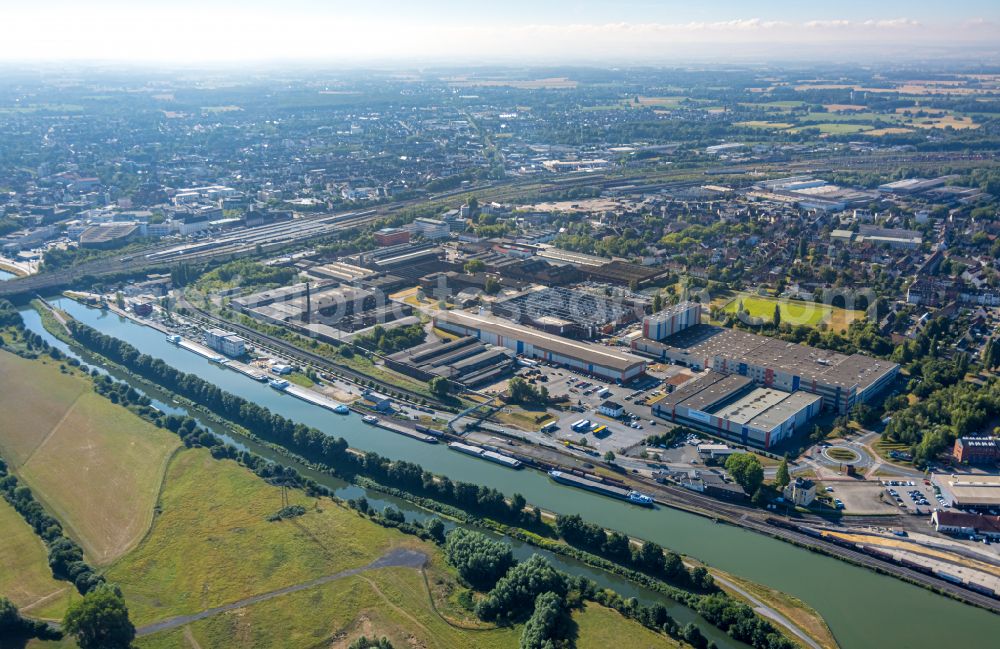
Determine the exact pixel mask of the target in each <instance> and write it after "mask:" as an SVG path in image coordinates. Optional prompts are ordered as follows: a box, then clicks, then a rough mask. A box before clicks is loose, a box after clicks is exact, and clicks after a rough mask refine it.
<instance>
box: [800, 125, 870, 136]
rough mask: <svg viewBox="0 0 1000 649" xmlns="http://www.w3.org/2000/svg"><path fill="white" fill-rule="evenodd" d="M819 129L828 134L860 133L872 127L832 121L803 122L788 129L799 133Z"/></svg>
mask: <svg viewBox="0 0 1000 649" xmlns="http://www.w3.org/2000/svg"><path fill="white" fill-rule="evenodd" d="M811 128H815V129H819V132H820V133H823V134H826V135H846V134H848V133H860V132H861V131H870V130H872V127H871V126H869V125H866V124H844V123H837V122H834V123H830V122H824V123H820V124H803V125H802V126H797V127H795V128H791V129H788V132H789V133H799V132H801V131H804V130H806V129H811Z"/></svg>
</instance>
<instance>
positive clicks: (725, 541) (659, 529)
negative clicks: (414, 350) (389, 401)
mask: <svg viewBox="0 0 1000 649" xmlns="http://www.w3.org/2000/svg"><path fill="white" fill-rule="evenodd" d="M54 302H55V304H56V305H57V306H58V307H59V308H61V309H63V310H65V311H66V312H68V313H69V314H71V315H72V316H73V317H75V318H77V319H79V320H80V321H81V322H84V323H86V324H88V325H90V326H92V327H95V328H97V329H99V330H100V331H102V332H104V333H105V334H107V335H110V336H114V337H116V338H119V339H121V340H124V341H126V342H128V343H130V344H132V345H134V346H135V347H136V348H138V349H139V350H141V351H142V352H144V353H146V354H149V355H151V356H154V357H157V358H160V359H163V360H164V361H165V362H167V363H168V364H170V365H171V366H173V367H175V368H177V369H179V370H181V371H184V372H191V373H194V374H197V375H198V376H200V377H202V378H204V379H205V380H208V381H211V382H212V383H214V384H216V385H218V386H219V387H220V388H221V389H223V390H226V391H229V392H232V393H233V394H237V395H240V396H242V397H244V398H246V399H248V400H251V401H253V402H255V403H258V404H260V405H262V406H265V407H267V408H268V409H270V410H271V411H272V412H275V413H278V414H280V415H282V416H284V417H287V418H289V419H292V420H294V421H297V422H301V423H304V424H307V425H309V426H314V427H315V428H317V429H319V430H321V431H323V432H325V433H328V434H330V435H336V436H340V437H344V438H345V439H346V440H347V441H348V443H349V444H350V445H351V446H352V447H355V448H359V449H363V450H369V451H374V452H376V453H379V454H381V455H384V456H386V457H389V458H393V459H405V460H409V461H412V462H416V463H418V464H420V465H422V466H423V467H424V468H425V469H427V470H429V471H432V472H434V473H438V474H442V475H447V476H448V477H449V478H451V479H453V480H463V481H468V482H475V483H478V484H483V485H487V486H490V487H494V488H496V489H499V490H500V491H502V492H503V493H505V494H507V495H510V494H513V493H515V492H519V493H521V494H523V495H524V497H525V498H526V499H527V501H528V502H529V503H530V504H532V505H537V506H539V507H541V508H543V509H546V510H550V511H554V512H560V513H566V514H574V513H578V514H580V515H582V516H583V517H584V518H585V519H587V520H590V521H592V522H595V523H598V524H600V525H604V526H606V527H609V528H613V529H617V530H620V531H622V532H625V533H627V534H630V535H633V536H637V537H639V538H643V539H649V540H652V541H655V542H656V543H659V544H661V545H663V546H664V547H668V548H670V549H672V550H675V551H677V552H681V553H684V554H687V555H690V556H692V557H695V558H697V559H699V560H701V561H703V562H705V563H707V564H709V565H712V566H716V567H718V568H720V569H722V570H725V571H727V572H731V573H733V574H736V575H739V576H741V577H744V578H747V579H750V580H752V581H756V582H760V583H762V584H766V585H768V586H770V587H772V588H775V589H777V590H780V591H783V592H785V593H788V594H790V595H793V596H795V597H797V598H799V599H801V600H803V601H804V602H806V603H807V604H809V605H810V606H812V607H813V608H815V609H816V610H817V611H819V613H820V614H821V615H822V616H823V617H824V619H825V620H826V621H827V623H828V624H829V625H830V628H831V629H832V631H833V633H834V635H835V636H836V638H837V641H838V642H839V643H840V645H841V646H842V647H845V648H846V649H855V648H857V649H863V648H868V647H874V646H884V647H893V648H894V649H897V648H898V649H903V648H913V649H916V648H922V647H928V648H930V647H934V648H935V649H936V648H937V647H941V646H956V647H973V646H989V645H990V644H991V643H992V642H994V641H995V640H996V638H997V637H1000V616H997V615H994V614H993V613H990V612H988V611H984V610H981V609H977V608H974V607H971V606H968V605H965V604H961V603H959V602H956V601H954V600H951V599H948V598H946V597H943V596H940V595H936V594H934V593H931V592H930V591H927V590H925V589H923V588H920V587H918V586H914V585H912V584H907V583H905V582H903V581H900V580H898V579H895V578H893V577H888V576H885V575H879V574H877V573H875V572H872V571H870V570H866V569H863V568H859V567H856V566H853V565H850V564H848V563H846V562H843V561H839V560H837V559H833V558H831V557H827V556H824V555H820V554H816V553H813V552H809V551H808V550H804V549H802V548H798V547H796V546H793V545H791V544H788V543H784V542H782V541H778V540H776V539H772V538H770V537H767V536H764V535H761V534H757V533H754V532H750V531H748V530H744V529H741V528H738V527H733V526H730V525H721V524H716V523H713V522H712V521H711V520H709V519H706V518H703V517H701V516H697V515H694V514H689V513H687V512H682V511H679V510H675V509H670V508H665V507H661V508H658V509H656V510H653V511H651V510H648V509H643V508H640V507H635V506H632V505H628V504H626V503H623V502H621V501H617V500H612V499H609V498H606V497H603V496H599V495H597V494H592V493H588V492H584V491H581V490H579V489H573V488H571V487H567V486H563V485H559V484H556V483H553V482H552V481H551V480H549V479H548V477H547V476H545V475H544V474H542V473H539V472H536V471H532V470H522V471H515V470H512V469H508V468H505V467H502V466H500V465H496V464H493V463H489V462H484V461H482V460H478V459H476V458H472V457H469V456H466V455H464V454H461V453H456V452H454V451H450V450H448V448H447V447H446V446H444V445H440V444H437V445H431V444H424V443H422V442H418V441H416V440H412V439H410V438H407V437H405V436H402V435H398V434H395V433H392V432H390V431H387V430H383V429H380V428H376V427H372V426H368V425H366V424H364V423H362V422H361V418H360V417H359V416H358V415H355V414H351V415H347V416H343V415H335V414H333V413H332V412H330V411H329V410H326V409H324V408H321V407H319V406H314V405H311V404H309V403H306V402H304V401H302V400H300V399H297V398H295V397H292V396H290V395H287V394H283V393H281V392H278V391H276V390H274V389H272V388H270V387H268V386H267V385H266V384H264V383H258V382H256V381H253V380H252V379H250V378H248V377H245V376H243V375H241V374H238V373H237V372H234V371H232V370H228V369H225V368H224V367H221V366H219V365H216V364H213V363H211V362H209V361H208V360H207V359H205V358H203V357H201V356H198V355H197V354H194V353H192V352H188V351H186V350H184V349H181V348H179V347H177V346H175V345H173V344H171V343H169V342H167V340H166V338H165V337H164V336H163V334H162V333H160V332H158V331H156V330H154V329H151V328H149V327H144V326H142V325H140V324H138V323H135V322H133V321H131V320H129V319H127V318H123V317H120V316H118V315H115V314H113V313H111V312H108V311H101V310H99V309H94V308H91V307H87V306H85V305H82V304H80V303H78V302H75V301H73V300H69V299H66V298H60V299H58V300H55V301H54ZM29 326H30V327H31V328H32V329H33V330H36V331H38V329H40V327H41V325H40V322H37V319H36V322H34V323H31V322H29ZM39 333H41V332H39ZM350 488H352V489H353V488H355V487H350ZM383 498H384V497H383ZM408 509H411V508H408ZM626 585H628V584H627V582H626ZM616 590H619V589H617V588H616ZM625 590H626V589H624V588H622V589H620V591H622V592H624V591H625ZM684 610H685V611H686V609H684ZM677 617H678V618H680V615H678V616H677ZM729 646H732V645H731V644H730V645H729Z"/></svg>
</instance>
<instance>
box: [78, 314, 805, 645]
mask: <svg viewBox="0 0 1000 649" xmlns="http://www.w3.org/2000/svg"><path fill="white" fill-rule="evenodd" d="M69 326H70V329H71V331H72V332H73V334H74V336H75V337H76V338H77V340H79V341H80V342H81V343H83V344H84V345H85V346H87V347H88V348H90V349H91V350H92V351H94V352H96V353H98V354H100V355H102V356H105V357H107V358H109V359H110V360H112V361H115V362H117V363H119V364H121V365H123V366H125V367H127V368H129V369H130V370H132V371H135V372H136V373H137V374H138V375H140V376H143V377H144V378H147V379H149V380H151V381H153V382H154V383H158V384H160V385H163V386H164V387H166V388H168V389H172V390H173V391H174V392H177V393H178V394H180V395H181V396H184V397H186V398H189V399H191V400H192V401H195V402H196V403H200V404H201V405H203V406H205V407H208V408H209V409H210V410H212V411H213V412H215V413H216V414H218V415H220V416H222V417H224V418H226V419H229V420H230V421H234V423H237V424H239V425H241V426H243V427H244V428H246V429H247V430H248V431H249V432H251V433H252V434H254V435H256V436H259V437H261V438H262V439H264V440H265V441H269V442H273V443H276V444H278V445H279V446H283V447H285V448H288V449H289V450H291V451H293V452H295V453H297V454H299V455H301V456H303V457H305V458H307V459H311V460H313V461H318V462H320V463H322V465H323V467H322V468H324V469H327V470H330V469H335V471H331V472H334V473H340V475H341V477H353V476H358V477H362V476H367V477H368V478H370V479H372V480H379V481H380V482H383V483H386V484H389V485H395V486H397V487H399V491H400V492H402V493H407V494H415V495H417V497H421V495H422V496H426V497H427V498H429V499H430V500H432V501H435V502H444V503H452V504H454V505H456V506H457V507H459V508H460V509H462V510H465V511H472V512H475V514H476V516H482V517H488V518H492V519H494V520H498V521H506V522H510V523H513V524H515V525H518V526H525V527H530V528H534V529H536V530H539V531H541V533H542V534H546V530H547V529H549V528H548V525H547V524H545V523H543V522H542V521H541V512H540V511H539V510H538V509H537V508H533V509H527V507H526V501H525V499H524V497H523V496H522V495H521V494H514V495H513V496H512V497H511V499H510V500H509V501H508V500H506V499H505V498H504V496H503V494H502V493H501V492H499V491H497V490H496V489H492V488H489V487H485V486H482V485H476V484H473V483H465V482H460V481H452V480H450V479H449V478H448V477H447V476H435V475H434V474H432V473H430V472H428V471H426V470H424V469H423V468H422V467H421V466H420V465H418V464H414V463H411V462H406V461H392V460H390V459H388V458H385V457H382V456H380V455H378V454H376V453H373V452H366V453H364V454H361V455H359V454H356V453H353V452H350V451H349V450H348V446H347V442H346V440H344V439H343V438H334V437H330V436H328V435H326V434H324V433H322V432H321V431H319V430H317V429H315V428H311V427H308V426H305V425H303V424H296V423H294V422H292V421H291V420H288V419H285V418H284V417H281V416H280V415H276V414H273V413H271V412H270V411H269V410H268V409H267V408H263V407H261V406H258V405H257V404H254V403H252V402H249V401H247V400H245V399H243V398H242V397H238V396H236V395H232V394H229V393H226V392H224V391H222V390H220V389H219V388H218V387H217V386H215V385H212V384H210V383H208V382H207V381H205V380H204V379H201V378H200V377H198V376H195V375H192V374H186V373H183V372H180V371H178V370H175V369H174V368H172V367H170V366H169V365H167V364H166V363H164V362H163V361H162V360H160V359H155V358H152V357H150V356H148V355H145V354H140V353H139V352H138V350H136V349H135V348H134V347H132V346H131V345H129V344H128V343H126V342H124V341H120V340H118V339H116V338H113V337H110V336H106V335H105V334H102V333H101V332H99V331H97V330H95V329H93V328H92V327H89V326H88V325H85V324H82V323H80V322H78V321H70V323H69ZM114 392H116V393H118V394H123V393H124V394H126V395H127V394H128V392H127V389H125V388H122V387H118V388H115V389H114ZM133 405H137V406H139V408H140V409H141V407H142V406H141V403H138V402H136V403H135V404H133ZM157 412H158V411H155V410H152V413H151V414H150V416H151V417H153V420H154V422H159V424H160V425H162V426H164V427H166V428H168V429H169V430H172V431H174V432H176V433H177V434H178V435H180V436H181V438H182V440H183V441H184V443H185V445H186V446H194V445H200V446H207V447H209V449H210V451H211V452H212V454H213V456H215V457H217V458H221V457H229V458H232V459H235V460H237V461H238V462H240V463H241V464H244V465H245V466H247V467H248V468H250V469H251V470H252V471H254V472H255V473H256V474H257V475H259V476H261V477H264V478H265V479H289V480H291V481H292V484H296V485H298V486H301V487H302V488H304V489H306V490H307V492H309V493H310V494H311V495H328V494H329V490H327V489H326V488H325V487H323V486H321V485H319V484H317V483H315V482H314V481H312V480H310V479H308V478H303V477H302V476H300V475H299V474H298V473H297V472H296V471H295V470H294V469H293V468H290V467H282V466H281V465H278V464H275V463H273V462H270V461H268V460H265V459H263V458H261V457H259V456H256V455H254V454H252V453H249V452H247V451H241V450H237V449H236V448H235V447H233V446H231V445H227V444H225V443H224V442H223V441H222V440H221V439H220V438H218V437H217V436H215V435H213V434H212V433H211V432H209V431H207V430H205V429H204V428H201V427H200V426H198V424H197V422H196V421H195V420H194V419H192V418H190V417H182V416H178V415H163V414H162V413H159V415H156V414H155V413H157ZM362 479H363V478H362ZM352 503H353V504H352V506H353V507H355V508H356V509H358V510H359V511H363V512H364V513H369V514H371V512H369V511H368V505H367V501H365V500H364V499H363V498H362V499H358V500H355V501H352ZM387 514H388V515H387ZM377 518H378V522H380V523H381V524H385V525H390V526H394V527H398V528H399V529H401V530H402V531H406V532H409V533H414V534H418V535H420V536H421V537H423V538H428V539H437V540H440V538H441V536H442V534H443V530H442V528H441V527H440V526H432V527H430V528H428V527H424V526H418V525H416V524H414V523H409V522H406V521H405V517H404V516H402V514H401V513H398V515H397V513H395V512H383V513H382V514H380V515H378V516H377ZM400 519H402V520H400ZM438 523H440V521H438ZM615 543H616V544H619V545H620V541H619V540H617V539H616V541H615ZM658 547H659V546H656V545H655V544H649V545H648V549H647V550H646V551H645V554H644V555H640V561H641V562H644V563H643V564H641V565H647V566H652V569H653V570H654V571H656V570H658V568H657V566H658V565H659V563H658V561H659V560H657V559H655V558H652V556H653V554H654V550H655V549H657V548H658ZM659 550H660V552H659V556H660V557H661V560H662V562H663V569H662V570H663V573H662V574H666V571H667V565H668V561H669V563H673V561H672V560H668V558H667V557H665V556H664V554H663V551H662V548H659ZM642 557H645V558H642ZM696 571H697V569H695V570H692V571H691V572H690V573H689V574H690V577H689V579H690V580H691V583H692V584H693V585H696V584H699V583H700V584H701V585H702V587H703V588H705V589H706V590H708V589H710V588H711V587H712V586H713V584H712V582H711V577H710V576H709V575H707V574H704V575H703V574H702V573H701V572H700V571H699V572H697V575H698V576H696ZM706 573H707V571H706ZM486 583H488V581H487V582H486ZM507 583H508V584H510V585H511V587H514V586H518V585H519V584H520V583H521V580H520V578H518V579H516V580H511V581H510V582H507ZM593 592H595V593H596V592H597V591H596V587H595V588H594V589H593ZM539 594H540V593H539ZM495 595H496V597H494V598H492V599H491V598H490V597H489V596H487V598H486V599H485V600H484V601H490V602H492V603H491V604H489V605H486V606H487V608H486V609H484V614H488V615H492V616H502V615H507V614H506V613H504V612H503V609H504V606H505V603H506V602H508V601H509V600H508V599H507V597H508V595H506V594H504V592H503V591H500V592H498V593H496V594H495ZM714 596H715V597H717V598H718V597H721V598H722V599H723V600H728V598H727V597H726V596H725V595H724V594H719V593H715V594H714ZM702 597H704V596H701V595H697V594H694V593H689V594H688V597H682V598H681V599H682V601H684V602H685V603H687V604H688V605H692V606H694V605H697V604H698V603H699V602H700V601H701V598H702ZM595 601H598V600H596V599H595ZM734 604H735V603H734ZM655 606H660V605H654V607H655ZM529 608H530V607H529ZM744 608H745V611H744V610H743V609H738V608H736V609H734V608H733V607H729V608H727V609H725V611H728V612H727V613H726V615H727V616H728V617H726V616H722V614H720V616H719V617H718V619H719V620H720V624H728V625H729V626H727V627H725V628H727V629H735V631H733V630H730V634H731V635H733V633H740V634H743V635H745V637H740V639H742V640H745V641H750V640H752V639H753V638H754V637H757V638H758V639H759V641H760V644H757V643H752V644H753V646H755V647H758V649H786V648H788V647H794V646H795V645H794V644H792V643H790V642H788V641H787V639H785V638H784V637H783V636H781V635H780V634H778V633H777V631H776V630H775V629H774V627H773V626H771V625H770V623H768V622H767V621H766V620H763V619H759V618H757V617H756V615H755V614H754V613H753V610H752V609H750V608H749V607H744ZM730 609H732V610H730ZM531 610H534V609H533V608H531ZM628 611H631V614H634V615H635V616H636V619H639V620H640V621H642V619H647V620H658V619H661V618H662V617H663V616H662V615H661V614H659V613H656V612H652V613H651V612H649V611H648V610H647V609H644V608H642V607H633V606H626V605H622V610H621V611H620V612H623V614H625V613H626V612H628ZM732 611H736V612H737V613H733V612H732ZM747 611H748V612H749V614H750V616H751V617H752V618H753V619H752V620H750V621H747V620H745V619H743V618H742V617H741V616H742V614H743V613H744V612H747ZM664 612H665V609H664ZM737 622H738V624H737ZM746 629H749V631H747V632H746V633H744V630H746ZM754 634H756V635H754ZM771 635H776V637H777V638H779V639H780V641H782V642H785V643H786V644H771V643H770V640H768V638H769V636H771ZM734 637H737V636H736V635H734Z"/></svg>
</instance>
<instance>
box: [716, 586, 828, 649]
mask: <svg viewBox="0 0 1000 649" xmlns="http://www.w3.org/2000/svg"><path fill="white" fill-rule="evenodd" d="M725 578H726V579H729V580H731V581H734V582H736V583H737V584H738V585H739V586H740V587H741V588H743V589H744V590H746V591H747V592H749V593H751V594H752V595H754V596H755V597H757V598H758V599H760V600H761V601H763V602H764V603H765V604H767V605H768V606H770V607H771V608H773V609H775V610H776V611H778V612H779V613H781V614H782V615H784V616H785V617H786V618H787V619H788V620H790V621H791V622H792V624H794V625H795V626H797V627H798V628H799V629H800V630H801V631H803V632H805V634H806V635H808V636H809V637H810V638H812V639H813V640H815V641H816V642H818V643H819V644H820V646H822V647H823V649H837V647H838V646H839V645H838V644H837V640H836V638H834V637H833V632H832V631H830V627H828V626H827V624H826V621H825V620H824V619H823V617H822V616H821V615H820V614H819V613H817V612H816V611H815V610H813V609H812V608H810V607H809V606H808V605H807V604H806V603H805V602H803V601H802V600H800V599H797V598H795V597H792V596H791V595H787V594H785V593H782V592H780V591H777V590H774V589H773V588H768V587H767V586H763V585H761V584H758V583H755V582H752V581H747V580H745V579H741V578H739V577H734V576H733V575H731V574H728V573H726V574H725ZM730 594H732V595H733V596H734V597H737V598H740V595H739V594H738V593H730ZM800 644H801V643H800Z"/></svg>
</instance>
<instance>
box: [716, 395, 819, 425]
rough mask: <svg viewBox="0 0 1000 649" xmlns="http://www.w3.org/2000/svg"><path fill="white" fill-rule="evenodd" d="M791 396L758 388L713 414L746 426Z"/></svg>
mask: <svg viewBox="0 0 1000 649" xmlns="http://www.w3.org/2000/svg"><path fill="white" fill-rule="evenodd" d="M789 396H790V393H788V392H782V391H781V390H775V389H773V388H756V389H754V390H751V391H750V392H749V393H748V394H746V395H744V396H743V397H742V398H740V399H737V400H736V401H734V402H732V403H730V404H729V405H727V406H725V407H723V408H720V409H719V410H717V411H715V412H714V413H712V414H714V415H715V416H716V417H722V418H723V419H728V420H730V421H732V422H735V423H737V424H746V423H747V422H749V421H750V420H751V419H754V418H756V417H757V416H758V415H762V414H764V413H765V412H767V411H768V410H770V409H771V408H773V407H775V406H777V405H778V404H779V403H781V402H782V401H784V400H785V399H786V398H788V397H789ZM814 398H820V397H814ZM779 423H780V422H779Z"/></svg>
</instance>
